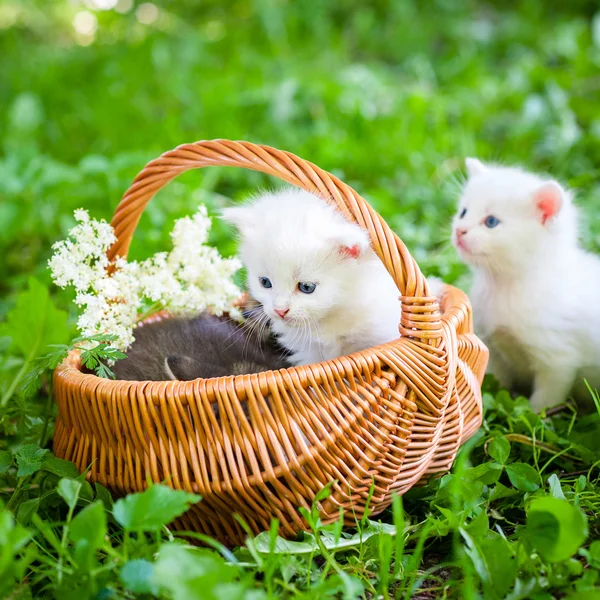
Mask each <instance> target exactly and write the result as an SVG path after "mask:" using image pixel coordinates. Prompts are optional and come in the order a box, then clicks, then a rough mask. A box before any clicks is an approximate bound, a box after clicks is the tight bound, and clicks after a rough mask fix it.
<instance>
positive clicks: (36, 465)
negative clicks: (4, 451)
mask: <svg viewBox="0 0 600 600" xmlns="http://www.w3.org/2000/svg"><path fill="white" fill-rule="evenodd" d="M47 452H48V450H45V449H44V448H40V447H39V446H38V445H37V444H25V445H24V446H21V447H20V448H19V450H17V454H16V457H17V465H18V467H19V470H18V471H17V477H25V476H27V475H32V474H33V473H36V472H37V471H39V470H40V469H41V468H42V461H43V458H44V455H45V454H46V453H47Z"/></svg>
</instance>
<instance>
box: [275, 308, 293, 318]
mask: <svg viewBox="0 0 600 600" xmlns="http://www.w3.org/2000/svg"><path fill="white" fill-rule="evenodd" d="M275 312H276V313H277V314H278V315H279V316H280V317H281V318H282V319H285V315H287V314H288V313H289V312H290V309H289V308H276V309H275Z"/></svg>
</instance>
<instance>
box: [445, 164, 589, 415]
mask: <svg viewBox="0 0 600 600" xmlns="http://www.w3.org/2000/svg"><path fill="white" fill-rule="evenodd" d="M466 166H467V171H468V174H469V178H468V181H467V183H466V185H465V187H464V190H463V194H462V197H461V199H460V202H459V207H458V212H457V214H456V216H455V218H454V222H453V235H452V241H453V244H454V246H455V247H456V248H457V250H458V252H459V253H460V255H461V257H462V258H463V260H464V261H465V262H466V263H468V264H469V265H470V266H471V268H472V270H473V273H474V285H473V289H472V291H471V296H470V297H471V302H472V304H473V312H474V317H475V329H476V331H477V332H478V335H480V336H481V337H482V339H483V340H484V341H485V342H486V343H487V344H488V346H489V348H490V363H489V371H490V372H492V373H493V374H494V375H496V376H497V377H498V379H499V380H500V382H501V383H502V384H503V385H505V386H508V387H512V386H515V387H517V388H518V387H523V386H524V387H530V386H532V387H533V395H532V396H531V405H532V408H533V409H534V410H541V409H542V408H545V407H549V406H553V405H555V404H558V403H560V402H563V401H564V400H565V399H566V398H567V397H568V396H569V394H570V393H571V392H572V393H574V394H575V395H576V396H579V397H582V398H586V397H587V398H589V392H588V391H587V390H586V389H585V386H584V385H583V378H585V379H587V381H588V382H589V384H590V385H591V386H592V387H597V386H599V385H600V259H598V258H597V257H596V256H593V255H591V254H589V253H587V252H586V251H585V250H583V249H582V248H581V247H580V245H579V242H578V232H577V211H576V208H575V206H574V205H573V203H572V197H571V194H570V193H569V192H567V191H565V190H564V189H563V188H562V187H561V186H560V184H558V183H557V182H556V181H552V180H548V179H544V178H541V177H539V176H537V175H534V174H532V173H527V172H525V171H523V170H521V169H519V168H509V167H501V166H496V165H484V164H483V163H482V162H480V161H479V160H477V159H474V158H468V159H467V161H466Z"/></svg>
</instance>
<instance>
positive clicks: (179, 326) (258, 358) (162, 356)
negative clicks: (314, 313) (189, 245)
mask: <svg viewBox="0 0 600 600" xmlns="http://www.w3.org/2000/svg"><path fill="white" fill-rule="evenodd" d="M260 314H261V311H260V306H258V305H256V304H253V305H250V306H248V305H247V306H246V309H245V311H244V315H245V316H246V321H245V323H244V324H239V323H236V322H234V321H231V320H229V319H225V318H219V317H215V316H213V315H210V314H208V313H203V314H201V315H199V316H197V317H193V318H187V319H181V318H172V319H164V320H162V321H158V322H156V323H148V324H146V325H143V326H141V327H139V328H138V329H137V330H136V332H135V342H134V343H133V345H132V346H131V348H130V349H129V352H128V354H127V358H124V359H122V360H120V361H117V362H116V363H115V365H114V367H113V368H112V370H113V372H114V374H115V377H116V378H117V379H125V380H129V381H163V380H169V379H171V380H179V381H189V380H191V379H197V378H199V377H202V378H209V377H222V376H225V375H244V374H247V373H258V372H261V371H270V370H277V369H284V368H286V367H288V366H289V363H288V362H287V361H286V359H285V351H283V350H282V349H281V348H280V347H279V346H277V343H276V341H275V339H274V338H273V337H272V335H271V332H270V330H269V329H268V328H266V329H265V328H264V327H261V325H262V323H261V322H260V320H259V319H260V316H259V315H260ZM263 318H264V317H263Z"/></svg>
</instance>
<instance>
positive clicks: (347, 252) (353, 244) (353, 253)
mask: <svg viewBox="0 0 600 600" xmlns="http://www.w3.org/2000/svg"><path fill="white" fill-rule="evenodd" d="M332 239H333V242H334V244H335V245H336V246H337V251H338V254H339V255H340V256H341V257H343V258H358V257H359V256H362V255H363V254H364V252H365V251H366V250H367V248H368V247H369V236H368V235H367V232H366V231H363V230H362V229H361V228H360V227H359V226H358V225H351V224H348V225H347V226H345V227H343V228H341V229H340V231H339V232H338V233H337V235H334V236H333V238H332Z"/></svg>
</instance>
